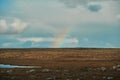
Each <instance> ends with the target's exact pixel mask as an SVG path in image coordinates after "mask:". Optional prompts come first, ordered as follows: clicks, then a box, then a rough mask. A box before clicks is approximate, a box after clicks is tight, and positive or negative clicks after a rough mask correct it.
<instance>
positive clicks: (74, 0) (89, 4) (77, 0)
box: [59, 0, 102, 12]
mask: <svg viewBox="0 0 120 80" xmlns="http://www.w3.org/2000/svg"><path fill="white" fill-rule="evenodd" d="M59 1H60V2H63V3H64V4H65V5H66V6H67V7H69V8H76V7H78V6H83V7H85V8H86V9H88V10H90V11H93V12H97V11H99V10H101V9H102V6H101V5H100V4H98V1H100V0H59ZM96 3H97V4H96Z"/></svg>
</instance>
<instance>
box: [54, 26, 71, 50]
mask: <svg viewBox="0 0 120 80" xmlns="http://www.w3.org/2000/svg"><path fill="white" fill-rule="evenodd" d="M71 28H72V27H66V28H65V29H64V30H63V31H62V32H61V34H59V35H58V36H57V37H56V38H55V42H54V43H53V46H52V47H53V48H59V47H61V45H62V43H64V39H65V38H66V36H67V35H68V34H69V33H70V32H71Z"/></svg>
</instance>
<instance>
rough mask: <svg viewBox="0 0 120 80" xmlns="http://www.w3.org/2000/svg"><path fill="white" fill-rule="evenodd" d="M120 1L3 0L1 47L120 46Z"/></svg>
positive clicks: (0, 24) (0, 23)
mask: <svg viewBox="0 0 120 80" xmlns="http://www.w3.org/2000/svg"><path fill="white" fill-rule="evenodd" d="M119 8H120V0H0V48H80V47H82V48H120V9H119Z"/></svg>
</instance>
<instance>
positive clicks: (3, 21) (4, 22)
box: [0, 20, 7, 34]
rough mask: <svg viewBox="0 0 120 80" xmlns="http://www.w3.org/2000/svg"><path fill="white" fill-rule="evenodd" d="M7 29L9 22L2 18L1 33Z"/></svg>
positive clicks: (0, 21)
mask: <svg viewBox="0 0 120 80" xmlns="http://www.w3.org/2000/svg"><path fill="white" fill-rule="evenodd" d="M6 31H7V23H6V21H5V20H0V34H1V33H5V32H6Z"/></svg>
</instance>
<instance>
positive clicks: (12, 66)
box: [0, 64, 35, 68]
mask: <svg viewBox="0 0 120 80" xmlns="http://www.w3.org/2000/svg"><path fill="white" fill-rule="evenodd" d="M0 68H35V66H18V65H9V64H0Z"/></svg>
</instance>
